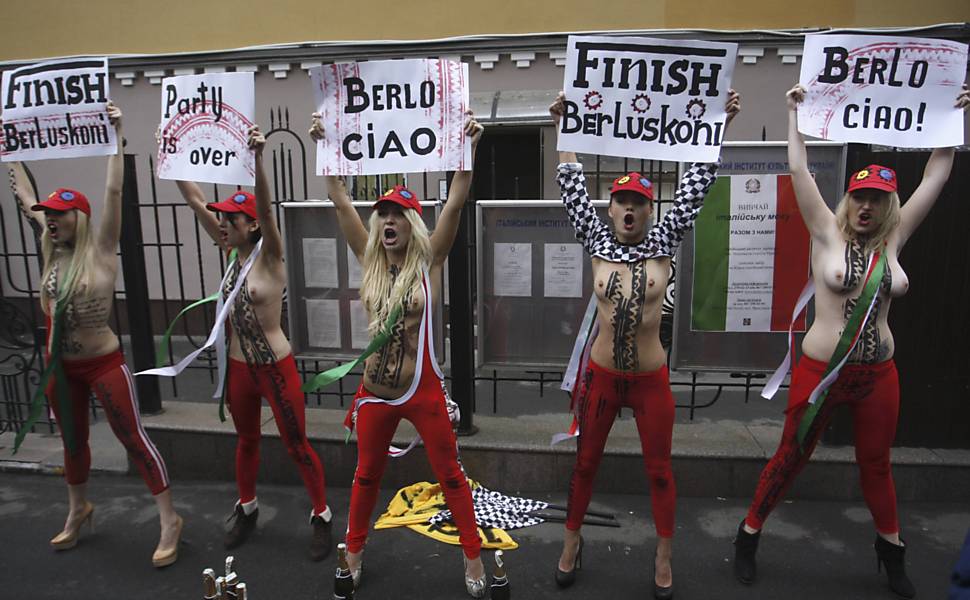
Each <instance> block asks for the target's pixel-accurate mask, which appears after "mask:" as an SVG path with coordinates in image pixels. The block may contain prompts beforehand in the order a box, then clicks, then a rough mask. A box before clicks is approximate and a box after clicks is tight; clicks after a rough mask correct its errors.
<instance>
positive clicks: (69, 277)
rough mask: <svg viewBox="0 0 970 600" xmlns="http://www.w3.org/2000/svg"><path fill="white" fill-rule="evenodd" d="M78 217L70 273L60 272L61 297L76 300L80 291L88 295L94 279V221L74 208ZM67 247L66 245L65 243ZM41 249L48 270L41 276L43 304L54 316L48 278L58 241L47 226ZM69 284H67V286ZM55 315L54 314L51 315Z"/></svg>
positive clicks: (59, 291)
mask: <svg viewBox="0 0 970 600" xmlns="http://www.w3.org/2000/svg"><path fill="white" fill-rule="evenodd" d="M74 213H75V215H76V216H77V221H76V225H75V227H74V244H73V248H72V249H71V250H70V251H69V252H70V254H71V260H70V262H69V264H68V267H67V272H66V273H59V274H58V281H57V284H58V289H57V298H58V300H60V299H65V300H68V301H70V300H72V299H73V298H74V296H75V295H76V294H81V295H83V294H85V293H87V291H88V290H90V289H91V286H89V285H88V284H89V283H90V280H91V273H92V270H93V269H92V268H91V262H92V261H91V247H92V246H91V223H90V221H89V219H88V216H87V215H86V214H84V213H83V212H81V211H80V210H75V211H74ZM61 248H63V246H61ZM40 251H41V255H42V256H43V257H44V273H43V276H42V277H41V286H40V304H41V308H42V309H43V311H44V314H47V315H51V312H50V303H51V300H52V298H51V297H50V295H49V294H48V293H47V280H48V279H49V278H50V275H51V270H53V268H54V264H55V262H56V256H55V253H56V252H58V247H55V245H54V240H52V239H51V236H50V231H49V230H48V229H47V228H46V227H45V228H44V233H43V234H41V236H40ZM65 283H66V284H67V285H65ZM51 316H53V315H51Z"/></svg>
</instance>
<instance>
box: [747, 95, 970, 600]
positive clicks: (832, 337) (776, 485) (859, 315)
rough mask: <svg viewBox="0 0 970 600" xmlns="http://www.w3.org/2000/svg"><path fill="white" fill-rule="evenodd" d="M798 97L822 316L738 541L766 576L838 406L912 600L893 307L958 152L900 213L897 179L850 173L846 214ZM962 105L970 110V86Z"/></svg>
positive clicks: (792, 136)
mask: <svg viewBox="0 0 970 600" xmlns="http://www.w3.org/2000/svg"><path fill="white" fill-rule="evenodd" d="M787 98H788V163H789V168H790V169H791V175H792V183H793V185H794V188H795V195H796V198H797V201H798V208H799V210H800V211H801V214H802V217H803V218H804V219H805V224H806V225H807V226H808V230H809V232H810V234H811V236H812V277H813V280H814V287H815V320H814V321H813V322H812V325H811V327H810V328H809V330H808V333H806V334H805V338H804V340H803V341H802V356H801V358H800V359H799V360H798V363H797V365H796V366H795V368H794V369H793V370H792V375H791V386H790V388H789V393H788V408H787V409H786V410H785V413H786V417H785V426H784V431H783V433H782V437H781V443H780V444H779V446H778V449H777V450H776V451H775V454H774V456H773V457H772V458H771V460H770V461H769V462H768V465H767V466H766V467H765V469H764V470H763V471H762V472H761V479H760V482H759V483H758V488H757V490H756V491H755V496H754V499H753V500H752V502H751V507H750V509H749V510H748V514H747V516H746V517H745V519H744V521H742V522H741V525H740V526H739V527H738V534H737V538H736V539H735V542H734V544H735V558H734V573H735V576H736V577H737V578H738V580H740V581H741V582H742V583H745V584H751V583H753V582H754V580H755V577H756V563H755V552H756V550H757V548H758V540H759V537H760V535H761V528H762V526H763V524H764V522H765V520H766V519H767V518H768V515H769V514H770V513H771V511H772V509H774V507H775V506H776V505H777V504H778V502H779V501H780V500H781V499H782V497H783V496H784V494H785V492H786V491H787V490H788V488H789V487H790V486H791V484H792V483H793V482H794V480H795V477H796V476H797V475H798V473H799V472H800V471H801V470H802V468H803V467H804V466H805V465H806V464H807V463H808V460H809V458H810V457H811V455H812V451H813V450H814V448H815V444H816V443H817V442H818V439H819V437H820V436H821V434H822V432H823V431H824V430H825V428H826V426H827V425H828V423H829V421H830V420H831V417H832V414H833V412H834V410H835V409H836V408H837V407H839V406H841V405H847V406H848V407H849V409H850V410H851V411H852V418H853V427H854V435H855V452H856V462H858V464H859V474H860V479H861V483H862V495H863V497H864V498H865V501H866V505H867V506H868V507H869V512H871V513H872V517H873V520H874V521H875V526H876V534H877V535H876V541H875V551H876V556H877V559H878V564H879V565H880V566H885V567H886V572H887V574H888V576H889V585H890V587H891V589H892V590H893V592H895V593H896V594H898V595H899V596H902V597H904V598H912V597H913V596H914V595H915V593H916V591H915V589H914V587H913V584H912V582H911V581H910V580H909V578H908V577H907V576H906V571H905V567H904V556H905V551H906V548H905V544H904V543H903V541H902V540H901V539H900V537H899V522H898V519H897V514H896V492H895V488H894V486H893V479H892V473H891V469H890V464H889V453H890V446H892V442H893V438H894V437H895V435H896V419H897V416H898V414H899V377H898V374H897V372H896V366H895V364H894V363H893V359H892V356H893V336H892V332H891V331H890V330H889V323H888V315H889V304H890V302H891V300H892V298H896V297H899V296H902V295H903V294H905V293H906V291H907V289H908V288H909V280H908V279H907V277H906V273H905V272H904V271H903V269H902V267H901V266H900V264H899V260H898V258H897V257H898V255H899V252H900V250H902V248H903V246H904V245H905V244H906V241H907V240H908V239H909V237H910V236H911V235H912V234H913V232H914V231H915V230H916V228H917V227H918V226H919V224H920V223H921V222H922V221H923V219H924V218H925V217H926V215H927V213H928V212H929V210H930V209H931V208H932V207H933V203H934V202H935V201H936V198H937V196H939V194H940V191H941V190H942V189H943V185H944V184H945V183H946V180H947V179H948V178H949V176H950V168H951V166H952V165H953V149H952V148H946V149H936V150H934V151H933V153H932V154H931V155H930V159H929V162H928V163H927V164H926V169H925V170H924V172H923V180H922V182H921V183H920V185H919V187H917V188H916V191H915V192H913V195H912V196H910V198H909V201H908V202H906V204H905V205H904V206H902V207H901V206H900V200H899V195H898V193H897V181H896V173H895V172H894V171H893V170H892V169H890V168H888V167H884V166H881V165H869V166H868V167H866V168H865V169H862V170H861V171H858V172H856V173H854V174H853V175H852V176H851V177H850V178H849V188H848V190H847V191H846V193H845V195H844V196H843V197H842V200H841V201H840V202H839V205H838V207H837V208H836V210H835V213H834V214H833V212H832V211H831V210H829V208H828V206H826V204H825V201H824V200H823V199H822V196H821V194H820V193H819V190H818V187H817V186H816V185H815V180H814V178H813V177H812V175H811V173H810V172H809V170H808V157H807V153H806V150H805V140H804V139H803V138H802V135H801V134H800V133H799V132H798V112H797V111H798V105H799V104H801V102H802V101H803V100H804V98H805V88H803V87H802V86H800V85H797V86H795V87H794V88H792V89H791V90H789V91H788V93H787ZM956 106H958V107H961V108H964V109H966V108H967V106H970V94H968V92H967V90H966V86H964V90H963V92H962V93H961V94H960V96H959V97H958V98H957V104H956Z"/></svg>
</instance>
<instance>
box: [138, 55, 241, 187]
mask: <svg viewBox="0 0 970 600" xmlns="http://www.w3.org/2000/svg"><path fill="white" fill-rule="evenodd" d="M254 85H255V84H254V80H253V74H252V73H209V74H205V75H182V76H179V77H166V78H165V79H163V80H162V104H161V109H162V111H161V126H160V127H161V131H160V133H161V140H160V141H159V144H158V168H157V171H158V177H159V179H176V180H182V181H205V182H208V183H227V184H234V185H253V184H254V183H255V182H256V155H255V153H254V152H253V151H252V150H250V149H249V146H248V140H249V136H248V133H247V132H248V131H249V128H250V127H252V125H253V122H254V120H255V114H256V99H255V98H256V95H255V89H254Z"/></svg>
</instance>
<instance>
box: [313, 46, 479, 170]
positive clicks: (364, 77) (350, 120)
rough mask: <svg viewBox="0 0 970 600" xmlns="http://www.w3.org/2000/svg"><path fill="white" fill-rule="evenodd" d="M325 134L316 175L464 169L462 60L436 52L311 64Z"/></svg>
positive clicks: (467, 154)
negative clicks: (430, 56)
mask: <svg viewBox="0 0 970 600" xmlns="http://www.w3.org/2000/svg"><path fill="white" fill-rule="evenodd" d="M310 80H311V82H312V85H313V94H314V99H315V102H316V106H317V112H319V113H320V114H321V117H322V122H323V128H324V132H325V133H324V135H325V137H324V139H323V140H321V141H320V142H319V143H318V144H317V175H377V174H383V173H414V172H425V171H468V170H471V168H472V163H471V139H470V138H469V137H468V136H466V135H465V134H464V125H465V111H466V110H467V109H468V65H465V64H463V63H460V62H455V61H450V60H440V59H409V60H381V61H368V62H359V63H339V64H332V65H324V66H322V67H316V68H313V69H310Z"/></svg>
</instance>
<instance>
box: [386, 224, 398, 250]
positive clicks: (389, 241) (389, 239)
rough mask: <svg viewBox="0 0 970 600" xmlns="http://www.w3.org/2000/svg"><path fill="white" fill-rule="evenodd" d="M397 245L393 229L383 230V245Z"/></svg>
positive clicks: (395, 233)
mask: <svg viewBox="0 0 970 600" xmlns="http://www.w3.org/2000/svg"><path fill="white" fill-rule="evenodd" d="M396 243H397V231H395V229H394V228H393V227H385V228H384V245H385V246H393V245H394V244H396Z"/></svg>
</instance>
